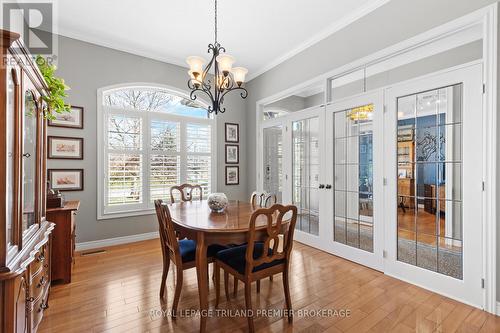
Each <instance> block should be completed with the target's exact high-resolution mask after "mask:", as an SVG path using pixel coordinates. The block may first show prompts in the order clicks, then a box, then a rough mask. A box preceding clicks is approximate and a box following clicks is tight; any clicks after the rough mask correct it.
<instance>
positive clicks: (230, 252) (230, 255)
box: [215, 242, 285, 274]
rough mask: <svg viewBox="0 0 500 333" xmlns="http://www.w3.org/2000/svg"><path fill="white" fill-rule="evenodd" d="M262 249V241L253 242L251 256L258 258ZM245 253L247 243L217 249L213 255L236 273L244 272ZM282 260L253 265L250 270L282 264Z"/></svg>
mask: <svg viewBox="0 0 500 333" xmlns="http://www.w3.org/2000/svg"><path fill="white" fill-rule="evenodd" d="M262 251H264V243H262V242H258V243H255V244H254V248H253V258H254V259H258V258H260V257H261V255H262ZM246 253H247V244H245V245H241V246H235V247H231V248H229V249H226V250H222V251H219V252H217V254H216V256H215V257H216V258H217V259H219V260H220V261H222V262H223V263H225V264H226V265H228V266H230V267H231V268H233V269H235V270H236V271H238V273H240V274H244V273H245V266H246V264H247V261H246V259H245V256H246ZM271 254H272V251H271V249H269V252H268V255H271ZM284 262H285V259H277V260H273V261H271V262H269V263H264V264H262V265H259V266H256V267H254V268H253V270H252V272H257V271H260V270H263V269H266V268H269V267H273V266H276V265H279V264H283V263H284Z"/></svg>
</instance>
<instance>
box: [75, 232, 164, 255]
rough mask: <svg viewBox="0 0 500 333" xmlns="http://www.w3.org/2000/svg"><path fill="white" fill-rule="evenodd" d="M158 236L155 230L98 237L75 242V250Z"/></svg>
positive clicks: (132, 241) (138, 240)
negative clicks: (97, 238) (93, 239)
mask: <svg viewBox="0 0 500 333" xmlns="http://www.w3.org/2000/svg"><path fill="white" fill-rule="evenodd" d="M158 237H159V235H158V232H157V231H155V232H148V233H145V234H139V235H130V236H124V237H116V238H107V239H100V240H96V241H90V242H82V243H76V251H85V250H90V249H97V248H101V247H107V246H114V245H120V244H127V243H134V242H140V241H143V240H148V239H155V238H158Z"/></svg>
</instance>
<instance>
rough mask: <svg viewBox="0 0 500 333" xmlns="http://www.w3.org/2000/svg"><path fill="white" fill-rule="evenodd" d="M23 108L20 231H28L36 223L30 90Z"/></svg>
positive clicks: (34, 130) (33, 102)
mask: <svg viewBox="0 0 500 333" xmlns="http://www.w3.org/2000/svg"><path fill="white" fill-rule="evenodd" d="M23 97H24V107H23V150H22V171H23V176H22V178H23V179H22V181H23V189H22V191H23V192H22V193H23V204H22V209H23V210H22V231H23V234H24V233H25V232H26V230H28V229H30V227H31V226H33V225H34V224H35V223H36V222H37V217H36V211H37V209H36V205H37V200H36V196H35V193H36V182H37V179H36V170H37V169H36V161H37V149H36V147H37V146H36V139H37V134H38V133H37V120H38V114H37V113H38V112H37V106H36V99H35V98H36V97H35V95H34V92H33V91H31V90H25V91H24V96H23Z"/></svg>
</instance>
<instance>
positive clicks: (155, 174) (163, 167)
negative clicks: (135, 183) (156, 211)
mask: <svg viewBox="0 0 500 333" xmlns="http://www.w3.org/2000/svg"><path fill="white" fill-rule="evenodd" d="M180 164H181V162H180V156H169V155H152V156H151V166H150V173H149V175H150V180H149V189H150V195H151V201H154V200H156V199H168V198H170V187H172V186H173V185H176V184H180V182H181V179H180V178H181V177H180Z"/></svg>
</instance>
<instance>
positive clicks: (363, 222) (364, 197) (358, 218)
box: [333, 104, 374, 252]
mask: <svg viewBox="0 0 500 333" xmlns="http://www.w3.org/2000/svg"><path fill="white" fill-rule="evenodd" d="M373 110H374V105H373V104H367V105H363V106H360V107H356V108H352V109H348V110H342V111H337V112H335V113H334V116H333V122H334V124H333V128H334V149H335V152H334V156H333V158H334V166H335V168H334V170H335V175H334V178H335V182H334V186H335V194H334V207H335V211H334V213H335V219H334V220H335V222H334V223H335V226H334V233H333V234H334V235H333V236H334V240H335V241H336V242H339V243H342V244H346V245H349V246H352V247H355V248H359V249H362V250H365V251H369V252H373Z"/></svg>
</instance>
